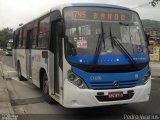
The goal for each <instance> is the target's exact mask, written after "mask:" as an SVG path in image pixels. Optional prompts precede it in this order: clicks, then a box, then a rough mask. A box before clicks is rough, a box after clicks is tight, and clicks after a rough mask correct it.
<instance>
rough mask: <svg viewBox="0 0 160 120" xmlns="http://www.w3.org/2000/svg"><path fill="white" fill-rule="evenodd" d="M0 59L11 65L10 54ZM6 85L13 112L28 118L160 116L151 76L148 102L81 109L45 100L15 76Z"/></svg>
mask: <svg viewBox="0 0 160 120" xmlns="http://www.w3.org/2000/svg"><path fill="white" fill-rule="evenodd" d="M1 60H2V61H3V62H4V63H5V64H7V65H9V66H12V65H11V63H12V62H11V57H10V56H5V57H2V58H1ZM7 86H8V90H9V93H10V97H11V104H12V106H13V108H14V111H15V113H16V114H23V115H21V116H20V117H24V116H25V115H24V114H29V115H27V117H29V118H30V119H31V118H34V119H35V120H36V118H37V119H38V120H42V119H43V120H44V119H45V120H50V119H52V120H53V118H55V119H56V120H57V119H65V120H75V119H78V120H86V119H90V120H93V119H98V120H101V119H103V120H104V119H105V120H107V119H109V120H111V119H114V120H120V119H127V117H126V116H128V115H130V116H131V115H152V116H151V117H152V118H153V117H156V115H159V119H160V78H154V79H152V90H151V96H150V100H149V101H148V102H144V103H136V104H129V105H118V106H104V107H95V108H81V109H67V108H64V107H62V106H61V105H59V104H58V103H54V104H52V105H51V104H48V103H46V102H45V101H44V99H43V97H42V93H41V91H40V89H38V88H37V87H35V86H34V85H33V84H31V83H30V82H29V81H19V80H18V78H16V77H15V78H13V80H8V81H7ZM30 114H34V115H30ZM138 117H139V116H138ZM130 119H131V118H130ZM135 119H136V118H135ZM139 119H140V118H139ZM157 119H158V118H157Z"/></svg>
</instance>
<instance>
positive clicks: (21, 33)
mask: <svg viewBox="0 0 160 120" xmlns="http://www.w3.org/2000/svg"><path fill="white" fill-rule="evenodd" d="M22 35H23V30H22V29H21V30H20V33H19V40H18V42H17V44H18V45H17V47H18V48H21V46H22V42H23V41H22V40H23V39H22Z"/></svg>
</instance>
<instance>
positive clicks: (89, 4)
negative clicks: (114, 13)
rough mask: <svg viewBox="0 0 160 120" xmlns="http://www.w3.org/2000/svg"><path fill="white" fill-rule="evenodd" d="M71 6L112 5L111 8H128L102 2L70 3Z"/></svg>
mask: <svg viewBox="0 0 160 120" xmlns="http://www.w3.org/2000/svg"><path fill="white" fill-rule="evenodd" d="M71 4H72V6H89V7H90V6H95V7H112V8H121V9H129V8H127V7H123V6H118V5H112V4H103V3H71Z"/></svg>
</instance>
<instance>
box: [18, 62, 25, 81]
mask: <svg viewBox="0 0 160 120" xmlns="http://www.w3.org/2000/svg"><path fill="white" fill-rule="evenodd" d="M17 73H18V78H19V80H20V81H24V77H23V76H22V74H21V66H20V63H19V62H18V63H17Z"/></svg>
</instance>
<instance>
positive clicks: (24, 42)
mask: <svg viewBox="0 0 160 120" xmlns="http://www.w3.org/2000/svg"><path fill="white" fill-rule="evenodd" d="M26 39H27V27H26V28H24V29H23V39H22V43H21V45H22V48H25V46H26Z"/></svg>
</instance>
